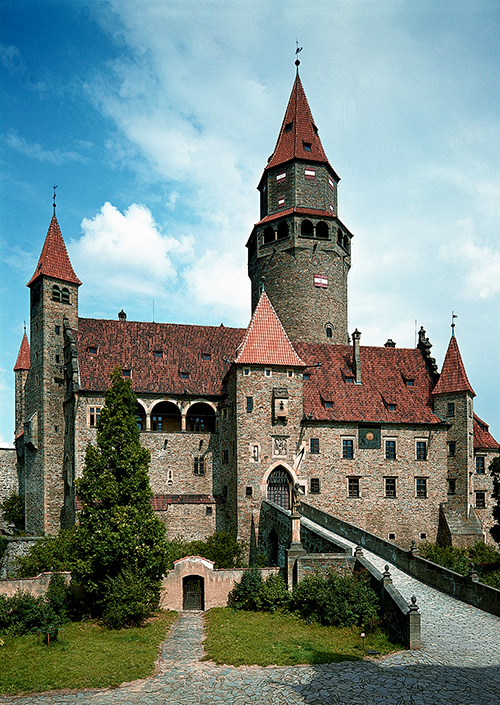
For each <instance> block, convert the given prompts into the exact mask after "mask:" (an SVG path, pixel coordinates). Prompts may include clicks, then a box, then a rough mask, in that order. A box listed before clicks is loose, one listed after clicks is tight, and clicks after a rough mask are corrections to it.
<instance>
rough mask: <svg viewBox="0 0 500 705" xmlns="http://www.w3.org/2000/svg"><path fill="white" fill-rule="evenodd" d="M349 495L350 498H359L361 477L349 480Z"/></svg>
mask: <svg viewBox="0 0 500 705" xmlns="http://www.w3.org/2000/svg"><path fill="white" fill-rule="evenodd" d="M347 494H348V496H349V497H359V477H349V478H348V479H347Z"/></svg>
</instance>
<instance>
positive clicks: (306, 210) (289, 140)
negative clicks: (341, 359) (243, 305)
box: [247, 72, 352, 345]
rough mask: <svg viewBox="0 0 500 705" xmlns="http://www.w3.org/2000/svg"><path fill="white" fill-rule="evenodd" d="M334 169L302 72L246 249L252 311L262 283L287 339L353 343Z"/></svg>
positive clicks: (345, 238) (346, 249)
mask: <svg viewBox="0 0 500 705" xmlns="http://www.w3.org/2000/svg"><path fill="white" fill-rule="evenodd" d="M339 181H340V178H339V176H338V175H337V174H336V173H335V171H334V169H333V168H332V167H331V165H330V163H329V162H328V159H327V157H326V154H325V152H324V151H323V147H322V145H321V141H320V139H319V136H318V128H317V127H316V125H315V123H314V120H313V117H312V114H311V111H310V109H309V105H308V103H307V98H306V96H305V93H304V89H303V87H302V83H301V81H300V77H299V75H298V72H297V76H296V78H295V82H294V85H293V88H292V93H291V96H290V100H289V102H288V107H287V109H286V113H285V117H284V120H283V124H282V126H281V130H280V133H279V136H278V140H277V142H276V147H275V149H274V152H273V154H272V155H271V157H269V160H268V163H267V166H266V168H265V169H264V173H263V175H262V178H261V180H260V183H259V186H258V189H259V191H260V221H259V222H258V223H257V224H256V225H255V226H254V228H253V231H252V234H251V235H250V238H249V240H248V243H247V247H248V275H249V277H250V279H251V281H252V312H253V310H254V309H255V307H256V305H257V302H258V300H259V294H260V291H261V289H262V282H263V280H264V283H265V290H266V293H267V295H268V297H269V299H270V300H271V302H272V304H273V306H274V308H275V310H276V312H277V314H278V316H279V318H280V320H281V322H282V324H283V326H284V328H285V330H286V332H287V334H288V336H289V337H290V339H291V340H293V341H297V342H314V343H325V342H331V343H337V344H343V345H345V344H347V342H348V333H347V274H348V272H349V269H350V266H351V238H352V234H351V233H350V232H349V230H347V228H346V227H345V225H343V223H341V221H340V220H339V218H338V216H337V185H338V182H339Z"/></svg>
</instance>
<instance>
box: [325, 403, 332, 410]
mask: <svg viewBox="0 0 500 705" xmlns="http://www.w3.org/2000/svg"><path fill="white" fill-rule="evenodd" d="M325 409H333V402H332V401H325Z"/></svg>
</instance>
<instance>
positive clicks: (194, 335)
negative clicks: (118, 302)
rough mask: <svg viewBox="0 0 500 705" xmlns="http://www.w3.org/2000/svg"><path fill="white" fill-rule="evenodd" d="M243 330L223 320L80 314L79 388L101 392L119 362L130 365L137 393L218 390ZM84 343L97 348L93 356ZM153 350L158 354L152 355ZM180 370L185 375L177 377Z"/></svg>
mask: <svg viewBox="0 0 500 705" xmlns="http://www.w3.org/2000/svg"><path fill="white" fill-rule="evenodd" d="M244 333H245V331H244V329H241V328H225V327H224V326H223V325H221V326H219V327H212V326H192V325H178V324H172V323H149V322H138V321H110V320H96V319H91V318H80V319H79V320H78V332H77V335H76V340H77V349H78V360H79V367H80V385H81V388H82V389H83V390H96V391H104V390H106V389H107V388H108V387H109V375H110V372H111V371H112V370H113V369H114V367H116V365H121V367H122V368H123V369H130V370H131V380H132V389H133V390H134V391H135V392H137V393H139V392H141V393H151V394H166V393H167V392H168V393H170V394H184V393H186V394H189V395H198V394H199V395H205V396H210V395H218V394H221V392H222V379H223V377H224V375H225V373H226V372H227V370H228V369H229V365H230V363H231V362H232V361H233V360H234V357H235V354H236V348H237V347H238V345H239V343H240V342H241V340H242V338H243V335H244ZM89 348H97V351H98V352H97V355H96V354H94V353H93V352H91V351H90V350H89ZM156 352H161V353H162V356H161V357H156V355H155V353H156ZM204 355H209V356H210V359H209V360H205V359H203V356H204ZM182 373H184V374H187V375H188V377H187V378H182V377H181V374H182Z"/></svg>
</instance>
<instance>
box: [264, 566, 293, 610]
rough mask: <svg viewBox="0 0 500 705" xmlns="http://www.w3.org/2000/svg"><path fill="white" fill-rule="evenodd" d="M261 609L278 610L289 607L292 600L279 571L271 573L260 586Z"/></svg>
mask: <svg viewBox="0 0 500 705" xmlns="http://www.w3.org/2000/svg"><path fill="white" fill-rule="evenodd" d="M259 601H260V609H261V610H263V611H265V612H276V610H277V609H278V608H280V607H281V608H283V607H287V606H288V603H289V601H290V593H289V592H288V587H287V585H286V583H285V581H284V580H283V578H282V577H281V575H280V574H279V573H277V574H274V575H270V576H269V577H268V578H267V580H266V581H263V582H262V583H261V586H260V588H259Z"/></svg>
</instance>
